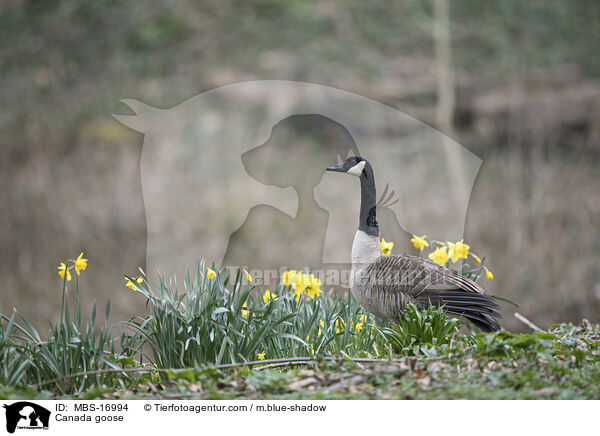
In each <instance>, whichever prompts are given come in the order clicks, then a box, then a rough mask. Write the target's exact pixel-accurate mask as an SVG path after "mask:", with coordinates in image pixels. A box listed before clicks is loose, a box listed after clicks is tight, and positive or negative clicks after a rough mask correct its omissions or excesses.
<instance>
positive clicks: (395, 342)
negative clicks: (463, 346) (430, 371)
mask: <svg viewBox="0 0 600 436" xmlns="http://www.w3.org/2000/svg"><path fill="white" fill-rule="evenodd" d="M459 327H460V321H459V320H458V319H456V318H448V316H447V315H446V314H445V313H444V311H443V309H442V308H441V307H432V306H430V307H428V308H427V309H424V310H420V309H419V308H417V307H416V306H415V305H414V304H408V305H407V306H406V309H405V311H404V314H403V316H402V318H401V319H400V322H399V323H398V324H397V325H393V326H391V327H388V328H383V329H381V330H380V332H381V333H382V334H383V336H385V338H386V340H387V341H388V342H389V343H390V344H391V345H392V346H393V347H394V348H395V349H396V350H397V351H398V352H400V353H402V354H405V355H419V354H427V353H428V352H430V351H429V348H430V346H437V345H443V344H448V343H450V341H451V340H452V339H453V338H454V337H456V335H457V334H458V329H459Z"/></svg>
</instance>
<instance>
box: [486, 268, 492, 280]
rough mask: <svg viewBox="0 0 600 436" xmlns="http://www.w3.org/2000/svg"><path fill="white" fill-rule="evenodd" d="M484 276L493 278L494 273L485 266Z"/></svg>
mask: <svg viewBox="0 0 600 436" xmlns="http://www.w3.org/2000/svg"><path fill="white" fill-rule="evenodd" d="M485 277H486V278H487V279H488V280H494V274H493V273H492V272H491V271H490V270H489V269H487V268H485Z"/></svg>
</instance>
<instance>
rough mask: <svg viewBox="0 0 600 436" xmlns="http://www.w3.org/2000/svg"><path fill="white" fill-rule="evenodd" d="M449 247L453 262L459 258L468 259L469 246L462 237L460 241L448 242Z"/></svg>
mask: <svg viewBox="0 0 600 436" xmlns="http://www.w3.org/2000/svg"><path fill="white" fill-rule="evenodd" d="M448 248H449V250H450V251H449V253H448V254H449V256H450V258H451V259H452V263H454V262H456V261H457V260H458V259H466V258H467V256H468V255H469V248H470V247H469V246H468V245H467V244H465V243H464V242H463V239H461V240H460V241H458V242H454V243H453V242H448Z"/></svg>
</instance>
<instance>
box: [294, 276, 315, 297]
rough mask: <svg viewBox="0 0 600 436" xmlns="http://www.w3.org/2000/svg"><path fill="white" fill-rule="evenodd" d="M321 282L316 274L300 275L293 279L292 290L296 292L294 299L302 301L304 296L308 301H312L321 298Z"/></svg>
mask: <svg viewBox="0 0 600 436" xmlns="http://www.w3.org/2000/svg"><path fill="white" fill-rule="evenodd" d="M321 285H322V283H321V280H319V279H318V278H317V277H315V275H314V274H310V275H308V274H305V273H298V274H295V275H294V276H293V277H292V289H293V290H294V299H295V300H296V302H298V301H300V297H301V296H302V295H305V296H306V299H308V300H312V299H313V298H319V297H320V296H321V292H322V291H321Z"/></svg>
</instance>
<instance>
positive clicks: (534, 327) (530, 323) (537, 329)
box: [515, 312, 546, 332]
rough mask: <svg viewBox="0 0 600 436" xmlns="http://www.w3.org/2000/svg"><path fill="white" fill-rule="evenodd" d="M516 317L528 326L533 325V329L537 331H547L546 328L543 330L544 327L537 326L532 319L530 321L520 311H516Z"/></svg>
mask: <svg viewBox="0 0 600 436" xmlns="http://www.w3.org/2000/svg"><path fill="white" fill-rule="evenodd" d="M515 318H517V319H518V320H519V321H521V322H522V323H524V324H526V325H527V326H529V327H531V328H532V329H533V330H535V331H537V332H545V331H546V330H543V329H541V328H539V327H538V326H536V325H535V324H534V323H532V322H531V321H529V320H528V319H527V318H525V317H524V316H523V315H521V314H520V313H519V312H515Z"/></svg>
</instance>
